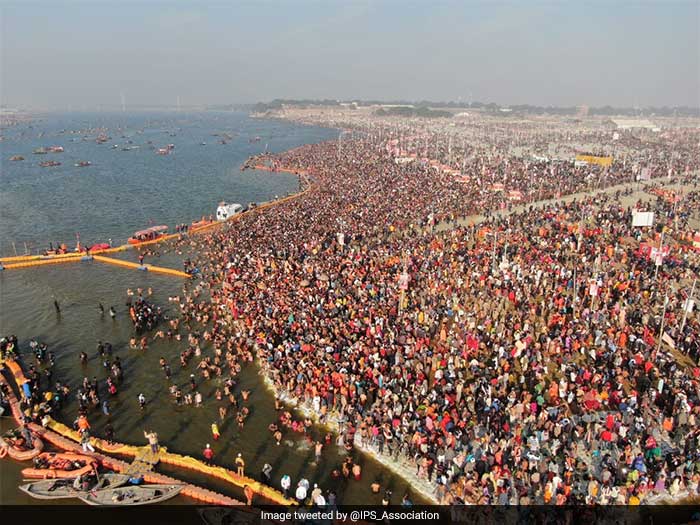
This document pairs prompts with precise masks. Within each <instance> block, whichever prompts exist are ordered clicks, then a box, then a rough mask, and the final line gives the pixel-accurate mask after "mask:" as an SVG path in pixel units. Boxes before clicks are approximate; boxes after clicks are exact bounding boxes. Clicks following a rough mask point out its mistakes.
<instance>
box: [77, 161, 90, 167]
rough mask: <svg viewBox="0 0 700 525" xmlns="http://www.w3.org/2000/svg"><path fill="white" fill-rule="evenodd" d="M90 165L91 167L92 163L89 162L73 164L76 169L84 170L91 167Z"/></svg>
mask: <svg viewBox="0 0 700 525" xmlns="http://www.w3.org/2000/svg"><path fill="white" fill-rule="evenodd" d="M91 165H92V162H90V161H89V160H81V161H80V162H76V163H75V167H76V168H85V167H87V166H91Z"/></svg>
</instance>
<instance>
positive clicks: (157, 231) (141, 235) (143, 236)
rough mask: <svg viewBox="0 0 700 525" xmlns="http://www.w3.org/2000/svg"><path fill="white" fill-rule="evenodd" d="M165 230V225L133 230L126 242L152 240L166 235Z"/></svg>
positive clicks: (139, 242)
mask: <svg viewBox="0 0 700 525" xmlns="http://www.w3.org/2000/svg"><path fill="white" fill-rule="evenodd" d="M167 232H168V227H167V226H151V227H150V228H146V229H145V230H140V231H137V232H134V234H133V235H132V236H131V237H129V239H128V240H127V241H126V242H128V243H129V244H141V243H142V242H148V241H154V240H156V239H159V238H160V237H163V236H164V235H166V234H167Z"/></svg>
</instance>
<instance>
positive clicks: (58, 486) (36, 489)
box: [19, 472, 129, 499]
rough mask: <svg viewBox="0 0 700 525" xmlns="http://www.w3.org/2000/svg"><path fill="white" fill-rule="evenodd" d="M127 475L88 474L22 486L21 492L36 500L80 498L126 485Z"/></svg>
mask: <svg viewBox="0 0 700 525" xmlns="http://www.w3.org/2000/svg"><path fill="white" fill-rule="evenodd" d="M128 481H129V476H128V475H127V474H115V473H111V472H110V473H107V474H98V475H96V476H95V475H93V474H86V475H84V476H76V477H75V478H59V479H44V480H41V481H34V482H32V483H27V484H25V485H20V487H19V490H21V491H22V492H24V493H25V494H27V495H29V496H31V497H32V498H36V499H65V498H79V497H81V496H86V495H88V494H89V493H90V492H94V491H99V490H105V489H114V488H117V487H121V486H123V485H126V484H127V483H128Z"/></svg>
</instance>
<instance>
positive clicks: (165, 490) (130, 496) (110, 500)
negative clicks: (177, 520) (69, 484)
mask: <svg viewBox="0 0 700 525" xmlns="http://www.w3.org/2000/svg"><path fill="white" fill-rule="evenodd" d="M183 487H184V485H143V486H140V487H138V486H132V487H117V488H114V489H105V490H98V491H97V492H92V493H90V494H88V495H86V496H81V497H80V498H79V499H80V501H82V502H84V503H87V504H88V505H115V506H120V507H121V506H132V505H150V504H152V503H160V502H162V501H166V500H169V499H170V498H174V497H175V496H177V495H178V494H179V493H180V491H181V490H182V489H183Z"/></svg>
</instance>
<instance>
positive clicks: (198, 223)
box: [190, 218, 214, 230]
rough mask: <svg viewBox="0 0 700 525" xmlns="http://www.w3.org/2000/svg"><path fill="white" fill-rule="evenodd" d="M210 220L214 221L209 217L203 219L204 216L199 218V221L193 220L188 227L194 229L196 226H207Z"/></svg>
mask: <svg viewBox="0 0 700 525" xmlns="http://www.w3.org/2000/svg"><path fill="white" fill-rule="evenodd" d="M212 222H214V221H213V220H211V219H204V218H203V219H202V220H199V221H193V222H192V225H191V226H190V229H191V230H196V229H197V228H203V227H204V226H208V225H209V224H211V223H212Z"/></svg>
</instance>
